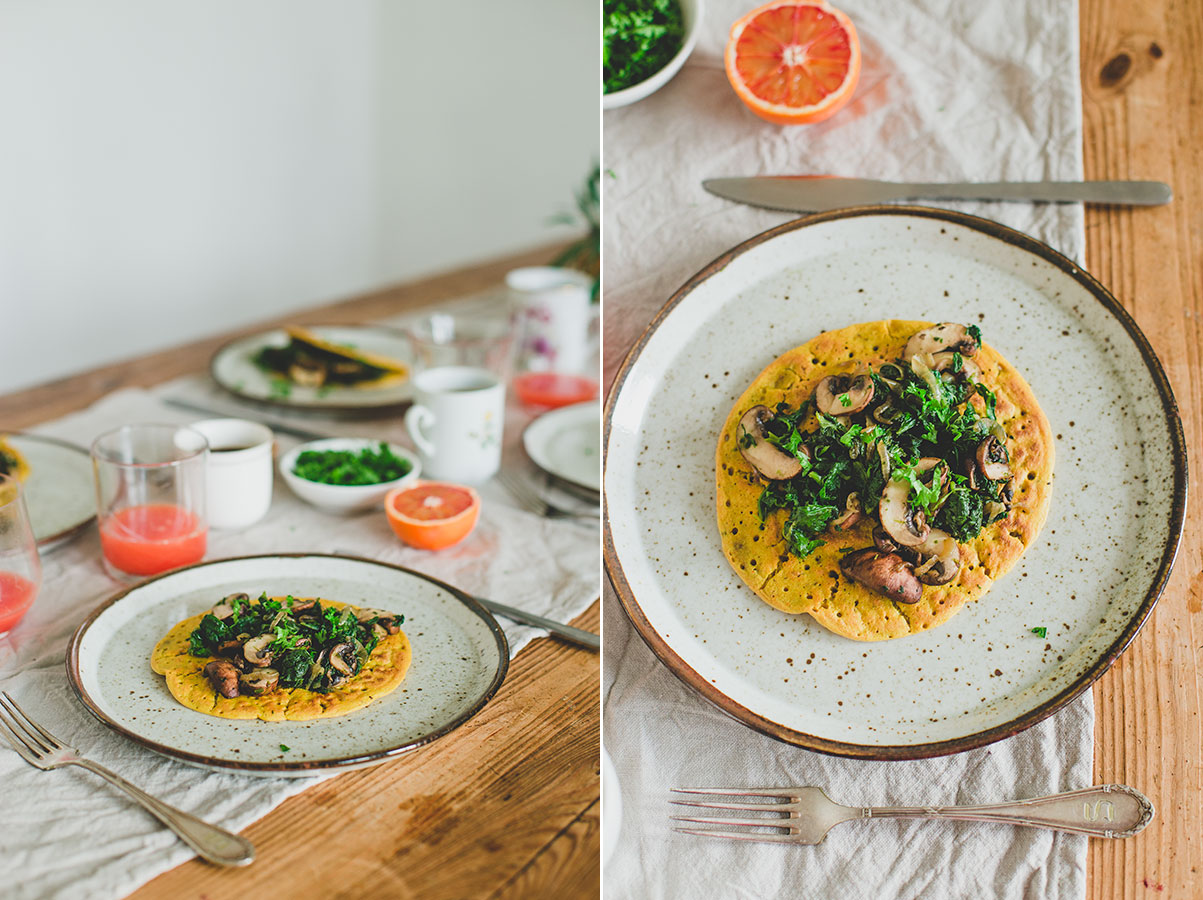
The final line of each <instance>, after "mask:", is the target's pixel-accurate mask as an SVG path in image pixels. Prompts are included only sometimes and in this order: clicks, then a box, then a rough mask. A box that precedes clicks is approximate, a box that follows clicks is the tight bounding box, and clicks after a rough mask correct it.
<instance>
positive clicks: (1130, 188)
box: [702, 175, 1173, 212]
mask: <svg viewBox="0 0 1203 900" xmlns="http://www.w3.org/2000/svg"><path fill="white" fill-rule="evenodd" d="M702 187H704V188H705V189H706V190H708V191H709V192H710V193H712V194H716V195H717V196H719V197H725V198H726V199H728V200H735V201H738V202H739V203H747V204H749V205H751V206H763V207H767V208H768V209H785V210H789V211H791V212H823V211H826V210H831V209H843V208H844V207H847V206H865V205H867V204H872V203H885V202H888V201H891V200H1009V201H1033V200H1034V201H1037V202H1041V203H1107V204H1121V205H1126V206H1160V205H1161V204H1163V203H1169V202H1170V200H1171V199H1172V198H1173V191H1172V190H1170V186H1169V185H1168V184H1165V183H1163V182H1160V181H1030V182H1020V181H993V182H962V183H949V184H940V183H926V184H925V183H917V182H903V181H871V180H868V179H865V178H838V177H834V176H830V175H757V176H752V177H744V178H711V179H708V180H706V181H703V182H702Z"/></svg>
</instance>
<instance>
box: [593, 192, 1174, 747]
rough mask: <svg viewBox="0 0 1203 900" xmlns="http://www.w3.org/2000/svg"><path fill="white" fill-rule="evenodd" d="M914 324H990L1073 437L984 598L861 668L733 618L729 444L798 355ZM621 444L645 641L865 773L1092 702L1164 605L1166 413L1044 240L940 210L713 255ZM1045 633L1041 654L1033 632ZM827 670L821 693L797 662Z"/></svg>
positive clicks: (738, 711)
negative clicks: (760, 394)
mask: <svg viewBox="0 0 1203 900" xmlns="http://www.w3.org/2000/svg"><path fill="white" fill-rule="evenodd" d="M941 229H943V231H941ZM900 315H903V316H905V317H906V318H916V319H926V320H929V321H975V320H976V321H978V322H979V323H980V324H981V325H982V328H983V330H984V331H986V333H987V334H988V336H989V340H990V342H991V343H992V344H994V345H995V346H997V347H999V348H1000V349H1001V350H1002V351H1003V352H1004V353H1005V354H1006V356H1007V357H1008V359H1009V360H1010V361H1011V362H1012V363H1013V364H1014V365H1015V366H1016V367H1017V368H1018V369H1019V370H1020V371H1022V372H1024V373H1025V374H1026V375H1027V376H1028V377H1029V381H1030V382H1031V385H1032V388H1033V390H1034V392H1035V393H1036V396H1038V397H1040V399H1041V404H1042V406H1043V407H1044V410H1045V412H1046V414H1047V415H1048V418H1049V421H1050V424H1051V426H1052V430H1053V433H1054V435H1060V436H1061V437H1060V438H1058V439H1057V444H1058V446H1057V452H1058V458H1059V460H1060V462H1059V464H1058V466H1057V471H1056V473H1055V480H1056V486H1055V494H1056V496H1057V497H1058V498H1059V499H1058V501H1056V502H1054V504H1053V507H1052V510H1051V512H1050V516H1049V519H1048V521H1047V523H1046V525H1045V529H1044V531H1043V532H1042V538H1041V540H1040V541H1038V542H1037V543H1036V545H1035V546H1033V547H1032V548H1031V549H1030V550H1029V551H1028V553H1027V554H1026V555H1025V556H1024V557H1023V559H1022V560H1021V561H1020V563H1019V564H1018V565H1017V566H1016V568H1015V569H1014V570H1013V571H1012V572H1011V573H1010V574H1009V575H1008V576H1007V577H1006V578H1005V579H1004V580H1003V581H1002V582H1000V583H999V584H998V585H996V586H995V587H994V588H993V589H992V592H991V594H990V595H989V597H990V602H986V603H979V604H975V605H972V606H971V607H969V608H967V609H965V610H964V611H962V612H961V613H960V615H959V616H958V617H957V619H956V622H955V625H953V626H951V627H946V628H941V629H934V630H931V631H928V632H925V633H922V634H919V635H916V636H914V637H912V638H908V639H907V640H905V641H893V642H888V643H887V644H884V645H875V646H874V647H873V648H872V651H871V652H870V653H869V655H868V656H862V653H863V652H864V648H863V645H859V644H854V643H851V642H848V641H845V640H843V639H841V638H838V637H835V636H832V635H829V634H827V633H825V632H824V631H823V629H821V628H819V627H817V626H815V625H814V624H812V623H809V622H808V621H807V620H806V619H805V618H804V617H791V616H787V615H783V614H781V613H779V612H778V611H776V610H773V609H771V608H770V607H768V606H765V605H763V604H761V603H759V601H754V605H753V603H740V602H737V601H736V602H733V600H732V598H733V597H734V596H737V595H738V594H733V593H732V591H735V592H739V591H744V590H745V589H744V588H743V586H742V584H741V583H740V581H739V579H738V577H737V576H736V574H735V573H734V572H733V571H732V570H731V569H730V567H729V566H728V564H727V561H726V559H725V558H724V557H723V555H722V552H721V549H720V546H719V542H718V540H717V536H716V534H715V532H714V524H713V504H714V503H715V498H714V493H713V487H712V484H713V482H712V477H713V476H712V473H713V469H712V465H713V442H714V436H715V435H716V434H717V433H718V431H719V429H720V428H721V427H722V423H723V420H724V419H725V417H726V415H727V412H728V410H729V409H730V406H731V404H733V403H734V402H735V400H736V399H737V398H738V397H739V395H740V394H741V393H742V391H743V390H744V388H745V387H746V385H747V384H748V383H750V382H751V381H752V379H753V378H754V377H755V376H756V374H757V373H758V372H760V371H761V370H762V369H763V368H764V367H765V366H766V365H767V364H768V363H769V362H771V361H772V360H773V359H775V358H776V357H777V356H778V355H780V354H781V353H782V352H784V351H785V350H788V349H790V348H792V347H795V346H798V345H799V344H802V343H803V342H804V341H805V340H806V339H808V338H809V337H811V336H813V335H815V334H818V333H820V332H822V331H827V330H831V329H834V328H838V327H841V326H842V325H844V324H846V323H848V322H850V321H870V320H874V319H886V318H892V317H897V316H900ZM720 371H722V372H723V374H722V375H721V376H720V375H719V374H718V373H719V372H720ZM703 376H706V377H703ZM714 384H717V385H718V387H717V388H714V387H712V385H714ZM1071 423H1072V424H1071ZM605 427H606V432H605V440H606V449H607V456H606V482H605V483H606V488H605V490H606V494H607V497H606V500H607V503H606V509H607V516H608V518H607V526H606V535H605V541H606V554H605V555H606V564H607V568H608V570H609V572H610V575H611V579H612V581H613V582H614V584H615V587H616V589H617V590H618V593H619V596H620V598H621V599H622V601H623V604H624V606H625V607H626V609H627V612H628V614H629V615H630V616H631V618H632V621H633V622H634V623H635V626H636V628H637V629H638V630H639V632H640V634H641V635H642V636H643V638H644V639H645V640H646V641H647V642H648V643H649V645H650V646H651V647H652V648H653V649H654V650H655V651H656V652H657V654H658V655H659V656H660V657H661V658H662V659H663V660H664V661H665V662H666V663H667V664H668V665H669V667H670V668H671V669H672V670H673V671H674V672H675V673H676V674H677V675H678V676H679V677H681V678H682V679H683V680H684V681H686V683H688V684H690V685H692V686H693V687H694V688H695V689H697V690H699V691H700V692H701V693H702V694H703V695H704V696H705V697H707V698H708V699H710V700H711V701H713V702H715V703H716V704H718V705H720V706H721V707H723V708H724V709H725V710H727V711H728V712H730V713H731V714H733V715H735V716H736V717H738V718H740V719H742V720H743V721H744V722H746V723H748V724H750V725H752V726H753V727H756V728H758V729H760V730H762V731H765V732H766V733H769V734H772V735H774V736H776V737H779V738H782V739H784V740H787V741H791V742H793V743H796V744H799V745H802V746H807V747H811V748H813V749H817V750H822V751H826V752H832V753H839V754H844V755H849V756H861V757H871V758H910V757H921V756H928V755H933V754H938V753H949V752H955V751H959V750H964V749H968V748H970V747H973V746H980V745H982V744H985V743H989V742H990V741H992V740H997V739H999V738H1001V737H1005V736H1008V735H1010V734H1013V733H1015V732H1016V731H1019V730H1021V729H1023V728H1025V727H1028V726H1030V725H1032V724H1034V723H1035V722H1037V721H1039V720H1040V719H1041V718H1044V717H1045V716H1046V715H1048V714H1050V713H1051V712H1053V711H1054V710H1056V709H1057V708H1059V707H1060V706H1061V705H1063V704H1064V703H1066V702H1068V701H1069V700H1070V699H1072V698H1073V697H1075V696H1077V695H1078V694H1079V693H1081V691H1083V690H1085V689H1086V688H1087V686H1088V685H1089V684H1090V682H1091V681H1092V680H1093V679H1094V678H1096V677H1097V676H1098V675H1099V674H1101V673H1102V672H1103V671H1104V670H1105V669H1106V668H1107V666H1108V665H1110V663H1111V662H1112V661H1114V659H1115V657H1116V656H1117V655H1118V653H1119V652H1120V651H1121V650H1122V649H1123V648H1124V647H1125V646H1126V645H1127V643H1128V642H1129V641H1130V640H1131V638H1132V637H1133V636H1134V635H1135V633H1136V631H1137V630H1138V629H1139V627H1140V625H1141V624H1142V623H1143V621H1144V620H1145V618H1146V617H1147V615H1148V613H1149V611H1150V610H1151V609H1152V606H1153V603H1154V602H1155V601H1156V598H1157V596H1159V594H1160V592H1161V589H1162V588H1163V586H1164V584H1165V579H1166V577H1167V576H1168V573H1169V568H1170V565H1171V564H1172V562H1173V558H1174V554H1175V551H1176V548H1177V542H1178V539H1179V536H1180V532H1181V521H1182V516H1183V514H1184V510H1185V488H1186V461H1185V446H1184V442H1183V438H1182V432H1181V424H1180V422H1179V421H1178V416H1177V409H1176V406H1175V404H1174V401H1173V396H1172V394H1171V393H1170V389H1169V385H1168V382H1167V381H1166V379H1165V375H1164V372H1163V371H1162V369H1161V366H1160V364H1159V363H1158V362H1157V360H1156V358H1155V356H1154V355H1153V354H1152V351H1151V349H1150V348H1149V347H1148V345H1147V342H1146V341H1145V339H1144V337H1143V335H1141V334H1140V332H1139V330H1138V329H1137V328H1136V326H1135V324H1134V323H1132V322H1131V320H1130V318H1128V317H1127V315H1126V314H1125V313H1124V312H1123V311H1122V309H1120V307H1119V305H1118V304H1117V303H1116V302H1115V300H1114V298H1112V297H1111V296H1110V295H1109V294H1108V293H1107V292H1106V290H1105V289H1104V288H1102V286H1101V285H1099V284H1098V283H1097V282H1095V281H1094V280H1093V279H1092V278H1090V276H1089V275H1086V274H1085V273H1083V272H1082V271H1081V269H1080V268H1078V267H1077V266H1076V265H1075V264H1073V263H1072V262H1070V261H1069V260H1067V259H1065V258H1064V257H1061V256H1059V255H1058V254H1056V253H1055V252H1054V251H1052V250H1050V249H1049V248H1047V247H1045V246H1044V245H1042V244H1039V243H1038V242H1036V241H1034V240H1032V239H1031V238H1027V237H1025V236H1023V235H1021V234H1019V233H1017V232H1013V231H1011V230H1009V229H1006V228H1004V227H1002V226H999V225H997V224H995V223H992V222H988V221H987V220H984V219H978V218H975V217H972V216H965V215H961V214H957V213H951V212H945V211H939V210H931V209H921V208H905V207H889V208H885V207H883V208H874V209H864V210H852V211H841V212H838V213H831V214H824V215H820V216H813V217H809V218H807V219H804V220H800V221H799V222H795V223H790V224H788V225H785V226H781V227H780V228H777V229H773V230H772V231H770V232H766V233H765V234H764V235H760V236H758V237H756V238H753V239H752V240H751V241H749V242H747V243H746V244H744V245H741V246H740V247H737V248H735V249H734V250H732V251H731V252H730V253H728V254H727V255H726V256H724V257H722V258H720V259H719V260H716V261H715V263H713V264H711V266H709V267H707V269H705V270H703V271H702V272H701V273H699V274H698V275H697V276H695V277H694V278H693V279H691V280H690V281H689V282H688V283H687V284H686V285H685V287H683V288H682V289H681V291H679V292H678V294H677V295H676V296H674V298H673V299H672V300H670V301H669V304H668V305H666V307H665V309H664V310H663V311H662V312H661V314H660V315H659V316H658V317H657V319H656V321H655V322H654V323H653V325H652V326H651V327H650V328H649V330H648V332H647V333H645V335H644V337H643V338H642V339H641V341H640V343H639V345H638V346H637V347H636V349H635V351H634V352H633V353H632V354H631V356H630V357H628V359H627V361H626V363H625V364H624V366H623V369H622V370H621V371H620V372H619V375H618V377H617V378H616V380H615V387H614V389H613V392H612V395H611V398H610V401H609V403H608V404H607V416H606V426H605ZM670 445H671V450H670V449H669V447H670ZM683 572H689V573H690V574H689V575H688V576H686V575H683V574H682V573H683ZM1038 626H1043V627H1046V628H1047V635H1046V637H1044V638H1040V637H1037V636H1036V635H1034V634H1032V633H1031V629H1032V628H1033V627H1038ZM954 628H955V631H953V630H952V629H954ZM812 652H814V653H816V654H817V657H816V658H815V662H814V664H813V665H811V666H809V667H808V668H807V670H806V671H807V675H806V676H805V677H800V676H798V674H797V667H796V666H790V665H789V664H787V663H786V662H785V660H786V659H788V658H792V659H794V660H795V662H796V661H797V660H798V659H799V658H802V659H806V658H808V657H809V656H810V654H811V653H812ZM853 666H855V668H853ZM920 667H922V668H921V671H920ZM996 670H997V671H1000V672H1002V674H1001V675H995V674H994V673H995V671H996ZM787 678H788V679H790V680H789V681H786V680H785V679H787ZM920 678H922V683H920V682H919V679H920Z"/></svg>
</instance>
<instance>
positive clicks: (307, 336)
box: [284, 325, 409, 388]
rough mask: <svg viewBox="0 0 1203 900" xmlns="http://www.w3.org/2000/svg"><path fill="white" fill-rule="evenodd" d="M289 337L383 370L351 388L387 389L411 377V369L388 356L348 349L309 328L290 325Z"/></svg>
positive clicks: (288, 329) (286, 330)
mask: <svg viewBox="0 0 1203 900" xmlns="http://www.w3.org/2000/svg"><path fill="white" fill-rule="evenodd" d="M284 330H285V332H287V334H288V336H289V337H291V338H292V339H293V340H294V341H299V342H301V343H302V344H308V345H309V346H311V347H315V348H317V349H318V350H319V351H322V352H325V353H329V354H331V355H333V356H336V357H339V356H341V357H343V358H345V359H348V360H353V361H355V362H357V363H364V364H366V365H369V366H371V367H372V368H375V369H381V370H383V374H382V375H380V376H379V377H377V378H370V379H368V378H365V379H363V380H361V381H356V382H355V383H354V384H352V385H349V386H350V387H356V388H361V387H367V388H379V387H386V386H388V385H390V384H396V383H398V382H400V381H404V380H405V379H406V378H407V377H408V375H409V369H408V368H407V367H406V365H405V363H403V362H401V361H399V360H396V359H392V358H391V357H388V356H382V355H381V354H379V353H372V352H370V351H368V350H361V349H359V348H358V347H347V346H344V345H342V344H336V343H334V342H333V341H328V340H326V339H325V338H322V337H318V335H316V334H314V333H313V332H312V331H310V330H309V329H308V328H302V327H301V326H299V325H289V326H288V327H287V328H285V329H284Z"/></svg>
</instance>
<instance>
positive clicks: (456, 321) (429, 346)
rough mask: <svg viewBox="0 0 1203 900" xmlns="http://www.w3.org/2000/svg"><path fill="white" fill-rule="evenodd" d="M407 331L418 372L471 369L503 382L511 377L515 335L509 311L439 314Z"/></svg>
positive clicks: (420, 321) (412, 325) (427, 317)
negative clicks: (488, 372)
mask: <svg viewBox="0 0 1203 900" xmlns="http://www.w3.org/2000/svg"><path fill="white" fill-rule="evenodd" d="M405 330H406V334H408V335H409V340H410V343H411V344H412V345H413V349H414V367H415V368H416V369H417V370H418V371H425V370H426V369H436V368H441V367H443V366H468V367H471V368H474V369H488V370H489V371H490V372H492V373H493V374H494V375H496V376H497V377H498V378H499V379H501V380H502V381H506V380H507V379H508V378H509V376H510V368H511V366H512V363H513V347H514V334H513V324H512V321H511V316H510V313H509V311H508V310H507V309H501V310H479V311H473V312H469V311H462V312H455V313H449V312H436V313H432V314H431V315H429V316H424V317H422V318H421V319H418V320H417V321H416V322H413V323H411V324H410V325H409V326H408V327H407V328H406V329H405Z"/></svg>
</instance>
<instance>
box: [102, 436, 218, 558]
mask: <svg viewBox="0 0 1203 900" xmlns="http://www.w3.org/2000/svg"><path fill="white" fill-rule="evenodd" d="M208 456H209V444H208V441H207V440H206V439H205V436H204V435H203V434H201V433H200V432H198V431H196V430H194V429H192V428H183V427H180V426H177V425H123V426H121V427H120V428H114V429H113V430H112V431H107V432H105V433H104V434H102V435H101V436H100V437H98V438H97V439H96V440H95V441H93V443H92V471H93V473H94V475H95V480H96V511H97V519H98V523H99V526H100V549H101V553H102V554H103V557H104V564H105V569H106V570H108V572H109V574H110V575H112V576H113V577H115V578H117V579H119V580H130V576H134V577H135V578H136V577H137V576H142V575H157V574H158V573H160V572H166V571H167V570H168V569H174V568H177V567H179V566H186V565H190V564H192V563H195V562H200V561H201V560H202V559H203V558H204V556H205V545H206V543H207V540H208V535H209V527H208V524H207V522H206V519H205V466H206V464H207V462H208Z"/></svg>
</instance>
